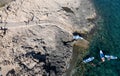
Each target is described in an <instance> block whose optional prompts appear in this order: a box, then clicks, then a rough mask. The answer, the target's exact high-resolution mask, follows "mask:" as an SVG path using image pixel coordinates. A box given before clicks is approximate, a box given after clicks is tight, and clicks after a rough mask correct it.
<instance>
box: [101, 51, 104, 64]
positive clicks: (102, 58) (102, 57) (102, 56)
mask: <svg viewBox="0 0 120 76" xmlns="http://www.w3.org/2000/svg"><path fill="white" fill-rule="evenodd" d="M100 58H101V60H102V62H104V61H105V56H104V54H103V52H102V50H100Z"/></svg>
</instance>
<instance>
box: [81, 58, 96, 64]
mask: <svg viewBox="0 0 120 76" xmlns="http://www.w3.org/2000/svg"><path fill="white" fill-rule="evenodd" d="M94 59H95V58H94V57H89V58H87V59H85V60H83V62H84V63H88V62H91V61H93V60H94Z"/></svg>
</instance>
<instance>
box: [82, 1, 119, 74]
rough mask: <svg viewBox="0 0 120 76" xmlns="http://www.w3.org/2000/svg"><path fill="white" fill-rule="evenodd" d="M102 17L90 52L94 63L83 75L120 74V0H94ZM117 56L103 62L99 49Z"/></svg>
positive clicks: (91, 43)
mask: <svg viewBox="0 0 120 76" xmlns="http://www.w3.org/2000/svg"><path fill="white" fill-rule="evenodd" d="M92 1H93V4H94V6H95V8H96V12H97V14H98V15H99V16H100V17H101V19H100V20H99V21H98V22H97V26H98V30H97V33H96V34H95V35H94V37H93V38H92V40H91V42H90V48H89V54H90V56H94V57H95V60H94V61H93V62H92V63H93V65H94V66H93V65H91V66H86V67H85V68H86V71H85V72H84V74H83V76H120V0H92ZM100 50H103V53H104V54H106V55H113V56H117V57H118V59H116V60H107V59H106V61H105V62H101V59H100V56H99V51H100Z"/></svg>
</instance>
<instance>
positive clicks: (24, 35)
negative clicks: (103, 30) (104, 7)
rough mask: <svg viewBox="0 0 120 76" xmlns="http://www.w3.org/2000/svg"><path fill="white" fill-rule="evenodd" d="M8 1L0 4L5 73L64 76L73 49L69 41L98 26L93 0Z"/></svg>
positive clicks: (0, 53) (8, 75)
mask: <svg viewBox="0 0 120 76" xmlns="http://www.w3.org/2000/svg"><path fill="white" fill-rule="evenodd" d="M8 1H10V2H9V3H8V2H7V4H6V5H5V6H4V7H1V8H0V26H1V27H4V28H6V30H4V29H0V67H1V71H0V72H1V73H2V75H3V76H11V75H12V76H21V75H22V76H63V75H64V73H65V72H66V70H67V65H68V64H69V62H70V60H71V59H72V58H71V57H72V53H73V51H72V45H70V44H66V43H67V42H69V41H71V40H72V37H73V33H74V32H77V33H79V34H81V35H84V34H86V33H88V32H90V31H91V30H92V29H93V28H94V26H95V24H94V22H93V21H94V20H95V19H96V12H95V9H94V8H93V5H92V3H91V2H90V0H62V1H61V0H8ZM0 2H1V1H0Z"/></svg>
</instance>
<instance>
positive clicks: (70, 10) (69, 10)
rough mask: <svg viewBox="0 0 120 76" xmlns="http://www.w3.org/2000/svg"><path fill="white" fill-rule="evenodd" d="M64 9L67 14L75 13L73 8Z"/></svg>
mask: <svg viewBox="0 0 120 76" xmlns="http://www.w3.org/2000/svg"><path fill="white" fill-rule="evenodd" d="M62 9H63V10H64V11H66V12H67V13H73V14H74V12H73V10H72V9H71V8H69V7H62Z"/></svg>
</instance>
